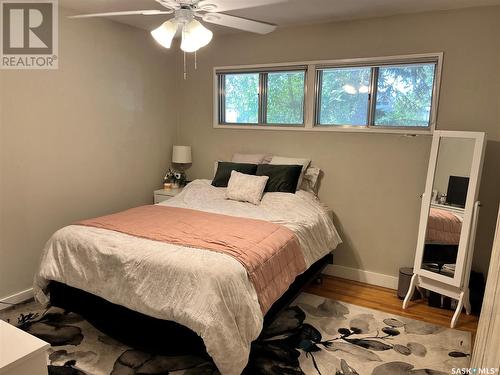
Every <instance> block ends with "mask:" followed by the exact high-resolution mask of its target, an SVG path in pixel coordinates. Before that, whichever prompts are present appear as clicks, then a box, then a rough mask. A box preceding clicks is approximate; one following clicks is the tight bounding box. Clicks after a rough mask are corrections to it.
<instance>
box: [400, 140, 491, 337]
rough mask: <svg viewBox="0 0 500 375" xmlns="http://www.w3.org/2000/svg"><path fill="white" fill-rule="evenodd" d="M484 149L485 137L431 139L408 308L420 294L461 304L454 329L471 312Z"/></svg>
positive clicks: (458, 307) (457, 308)
mask: <svg viewBox="0 0 500 375" xmlns="http://www.w3.org/2000/svg"><path fill="white" fill-rule="evenodd" d="M485 144H486V143H485V134H484V133H480V132H460V131H435V132H434V136H433V139H432V147H431V155H430V160H429V168H428V171H427V182H426V185H425V192H424V194H423V196H422V208H421V212H420V226H419V231H418V241H417V249H416V254H415V264H414V271H413V272H414V274H413V277H412V279H411V283H410V287H409V289H408V293H407V295H406V297H405V299H404V302H403V308H404V309H406V308H407V307H408V304H409V301H410V299H411V297H412V296H413V293H414V291H415V289H420V288H423V289H427V290H430V291H434V292H436V293H439V294H441V295H444V296H447V297H451V298H453V299H456V300H457V306H456V310H455V314H454V315H453V318H452V320H451V324H450V326H451V328H454V327H455V325H456V323H457V320H458V317H459V316H460V313H461V311H462V308H463V307H465V310H466V313H467V314H470V310H471V308H470V302H469V276H470V271H471V265H472V256H473V253H474V241H475V234H476V227H477V218H478V214H479V206H480V205H479V201H478V200H477V198H478V192H479V182H480V180H481V171H482V166H483V156H484V149H485ZM422 295H423V294H422Z"/></svg>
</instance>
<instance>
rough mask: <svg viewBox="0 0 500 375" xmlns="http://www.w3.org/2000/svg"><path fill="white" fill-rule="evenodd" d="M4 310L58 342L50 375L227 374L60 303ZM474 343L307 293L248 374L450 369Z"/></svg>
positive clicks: (258, 349)
mask: <svg viewBox="0 0 500 375" xmlns="http://www.w3.org/2000/svg"><path fill="white" fill-rule="evenodd" d="M0 318H1V319H3V320H6V321H9V322H10V323H11V324H14V325H16V326H18V327H19V328H21V329H23V330H25V331H26V332H29V333H31V334H33V335H35V336H37V337H39V338H41V339H43V340H45V341H47V342H49V343H50V344H51V348H50V349H49V359H48V361H49V363H48V370H49V375H109V374H111V375H134V374H137V375H139V374H149V375H154V374H156V375H160V374H161V375H165V374H179V375H181V374H182V375H198V374H199V375H215V374H219V372H218V371H217V369H216V368H215V366H214V365H213V363H212V362H211V361H210V359H207V358H200V357H197V356H195V355H183V356H166V355H153V354H149V353H145V352H141V351H138V350H134V349H133V348H130V347H127V346H126V345H124V344H121V343H120V342H118V341H116V340H114V339H112V338H111V337H108V336H106V335H104V334H103V333H101V332H100V331H98V330H97V329H95V328H94V327H93V326H91V325H90V324H89V323H88V322H86V321H85V320H84V319H83V318H81V317H80V316H78V315H76V314H74V313H68V312H65V311H63V310H61V309H58V308H55V307H53V308H50V309H48V310H46V311H44V310H42V309H40V307H39V306H38V305H37V304H36V303H35V302H30V303H27V304H23V305H19V306H16V307H13V308H9V309H6V310H4V311H1V312H0ZM124 329H126V327H125V328H124ZM470 343H471V338H470V333H469V332H463V331H459V330H455V329H449V328H445V327H441V326H435V325H432V324H428V323H424V322H422V321H417V320H413V319H408V318H404V317H400V316H396V315H391V314H388V313H384V312H381V311H377V310H371V309H367V308H363V307H359V306H355V305H351V304H347V303H344V302H338V301H335V300H331V299H325V298H322V297H319V296H316V295H312V294H307V293H302V294H301V295H300V296H299V297H298V298H297V299H296V300H295V301H294V303H293V304H292V305H291V307H290V308H288V309H287V310H285V311H284V312H283V313H282V314H281V315H280V316H279V317H278V318H277V319H276V320H275V321H274V323H273V324H271V325H270V326H269V327H267V328H266V329H265V330H264V331H263V332H262V334H261V336H260V338H259V339H258V340H257V341H255V342H254V343H253V345H252V351H251V355H250V360H249V365H248V367H247V368H246V370H245V374H251V375H254V374H255V375H259V374H263V375H283V374H285V375H299V374H307V375H332V374H334V375H356V374H359V375H364V374H366V375H424V374H431V375H432V374H439V375H441V374H442V375H445V374H450V373H451V369H452V368H467V367H468V366H469V358H470V352H471V347H470V345H471V344H470Z"/></svg>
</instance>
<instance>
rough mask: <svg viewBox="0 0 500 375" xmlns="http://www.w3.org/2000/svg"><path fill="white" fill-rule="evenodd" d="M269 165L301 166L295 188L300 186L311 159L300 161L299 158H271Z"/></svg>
mask: <svg viewBox="0 0 500 375" xmlns="http://www.w3.org/2000/svg"><path fill="white" fill-rule="evenodd" d="M269 164H275V165H302V172H301V173H300V177H299V182H298V183H297V188H299V187H300V184H302V179H303V178H304V174H305V173H306V169H307V167H309V164H311V159H300V158H286V157H283V156H273V158H272V159H271V162H270V163H269Z"/></svg>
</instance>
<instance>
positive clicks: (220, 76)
mask: <svg viewBox="0 0 500 375" xmlns="http://www.w3.org/2000/svg"><path fill="white" fill-rule="evenodd" d="M280 72H281V73H288V72H304V98H303V104H302V109H303V111H302V122H301V123H296V124H279V123H268V122H267V98H268V97H267V92H268V74H269V73H280ZM214 74H215V80H216V82H217V83H216V84H215V85H216V87H215V89H216V91H217V94H216V95H215V100H216V101H217V108H218V109H217V111H218V112H216V113H215V116H216V118H217V124H218V125H221V126H224V127H225V128H226V127H229V126H236V127H237V128H238V129H239V128H240V127H241V128H245V129H248V128H249V127H253V126H257V127H259V128H264V127H265V128H268V127H279V128H282V127H293V128H299V127H302V128H303V127H305V123H306V115H305V107H306V98H307V94H306V90H307V74H308V69H307V67H306V66H304V65H292V66H288V65H287V66H274V67H269V68H266V69H252V68H249V69H245V68H243V69H234V70H232V69H229V70H225V69H224V70H215V69H214ZM230 74H232V75H235V74H258V75H259V85H258V87H259V93H258V114H257V118H258V120H257V123H254V122H248V123H245V122H226V121H225V116H226V107H225V100H224V99H225V79H224V78H225V76H226V75H230ZM214 124H215V123H214Z"/></svg>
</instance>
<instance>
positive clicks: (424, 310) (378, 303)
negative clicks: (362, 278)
mask: <svg viewBox="0 0 500 375" xmlns="http://www.w3.org/2000/svg"><path fill="white" fill-rule="evenodd" d="M306 292H308V293H312V294H317V295H319V296H322V297H327V298H332V299H336V300H338V301H343V302H347V303H352V304H353V305H358V306H364V307H367V308H370V309H375V310H380V311H385V312H388V313H391V314H395V315H400V316H405V317H408V318H412V319H417V320H423V321H425V322H428V323H433V324H436V325H442V326H445V327H449V326H450V320H451V317H452V315H453V311H451V310H445V309H439V308H435V307H430V306H428V305H427V301H423V300H416V301H412V302H411V303H410V306H409V307H408V309H406V310H403V308H402V307H401V306H402V303H403V301H402V300H400V299H399V298H398V297H397V295H396V291H395V290H393V289H387V288H382V287H379V286H374V285H369V284H364V283H360V282H357V281H351V280H346V279H341V278H338V277H333V276H328V275H323V282H322V283H321V284H320V285H318V284H311V285H310V286H309V287H308V288H307V289H306ZM478 320H479V317H478V316H475V315H466V314H465V313H462V315H461V316H460V318H459V320H458V323H457V326H456V327H455V328H456V329H459V330H462V331H470V332H471V333H472V343H474V338H475V335H476V330H477V324H478Z"/></svg>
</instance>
